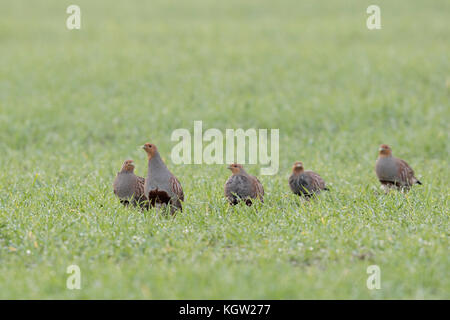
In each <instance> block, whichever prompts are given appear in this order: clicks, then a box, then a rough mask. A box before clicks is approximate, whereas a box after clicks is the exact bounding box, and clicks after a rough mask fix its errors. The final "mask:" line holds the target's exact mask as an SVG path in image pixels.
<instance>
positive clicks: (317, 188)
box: [289, 161, 329, 199]
mask: <svg viewBox="0 0 450 320" xmlns="http://www.w3.org/2000/svg"><path fill="white" fill-rule="evenodd" d="M289 187H291V190H292V192H293V193H294V194H296V195H299V196H305V197H306V198H307V199H309V198H310V197H312V196H313V195H318V194H319V193H320V192H321V191H322V190H329V189H328V188H327V187H325V181H323V179H322V177H321V176H319V175H318V174H317V173H315V172H313V171H305V168H304V167H303V163H301V162H300V161H297V162H295V163H294V165H293V166H292V174H291V176H290V177H289Z"/></svg>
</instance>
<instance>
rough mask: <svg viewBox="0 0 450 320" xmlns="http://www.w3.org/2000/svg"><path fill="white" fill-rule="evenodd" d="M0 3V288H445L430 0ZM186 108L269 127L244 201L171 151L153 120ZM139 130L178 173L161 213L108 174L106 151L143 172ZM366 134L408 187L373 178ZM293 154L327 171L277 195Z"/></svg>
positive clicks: (165, 127)
mask: <svg viewBox="0 0 450 320" xmlns="http://www.w3.org/2000/svg"><path fill="white" fill-rule="evenodd" d="M72 3H75V4H78V5H79V6H80V7H81V30H73V31H69V30H67V28H66V19H67V17H68V14H66V8H67V6H68V5H70V4H72ZM370 4H378V5H379V6H380V8H381V21H382V29H381V30H374V31H369V30H368V29H367V28H366V19H367V17H368V14H367V13H366V8H367V7H368V6H369V5H370ZM0 7H1V8H2V9H1V10H0V150H1V156H0V167H1V170H0V298H2V299H6V298H12V299H29V298H34V299H36V298H39V299H54V298H61V299H74V298H75V299H93V298H105V299H110V298H112V299H118V298H129V299H179V298H185V299H196V298H197V299H219V298H224V299H247V298H249V299H253V298H255V299H256V298H257V299H330V298H331V299H332V298H338V299H348V298H356V299H407V298H409V299H432V298H438V299H449V298H450V277H449V275H450V274H449V273H450V272H449V271H450V261H449V257H450V255H449V218H448V215H449V209H448V202H449V201H448V200H449V185H448V181H449V179H450V175H449V167H448V158H449V131H450V130H449V122H450V106H449V101H450V99H449V98H450V62H449V61H450V59H449V52H450V41H449V34H450V24H449V21H448V18H449V12H450V3H449V1H445V0H440V1H433V2H426V1H419V0H417V1H406V0H404V1H387V0H379V1H376V3H375V2H373V1H357V0H354V1H320V2H319V1H317V2H316V1H314V2H312V1H302V2H300V1H297V0H292V1H270V0H264V1H256V0H250V1H241V0H232V1H226V2H224V1H222V2H219V1H207V0H198V1H185V2H181V1H167V0H160V1H137V0H136V1H121V2H111V1H95V2H94V1H87V0H76V1H59V0H58V1H57V0H53V1H45V2H40V3H38V2H35V1H7V0H1V1H0ZM195 120H202V121H203V127H204V129H207V128H218V129H220V130H222V131H225V129H227V128H231V129H237V128H244V129H248V128H268V129H271V128H275V129H279V130H280V169H279V172H278V174H276V175H274V176H259V178H260V180H261V182H262V183H263V185H264V187H265V190H266V197H265V203H264V205H263V206H261V207H260V208H256V207H251V208H248V207H246V206H238V207H236V208H229V206H228V205H227V203H226V201H225V199H224V197H223V185H224V183H225V180H226V179H227V177H228V176H229V174H230V172H229V171H228V170H226V166H225V165H175V164H173V163H172V162H171V160H170V152H171V149H172V147H173V146H174V145H175V142H171V141H170V136H171V133H172V131H173V130H175V129H177V128H187V129H189V130H190V131H192V129H193V122H194V121H195ZM148 141H150V142H153V143H155V144H156V145H158V147H159V150H160V152H161V154H162V156H163V157H164V158H165V160H166V163H167V165H168V167H169V168H170V169H171V171H172V172H173V173H174V174H175V175H177V176H178V178H179V179H180V181H181V183H182V185H183V188H184V191H185V195H186V201H185V203H184V211H183V213H180V214H178V215H177V216H176V218H175V219H171V218H166V217H162V216H159V215H157V214H155V212H154V211H149V212H144V213H142V212H140V211H138V210H134V209H131V208H129V209H127V208H124V207H122V206H121V205H120V203H119V202H118V200H117V199H116V198H115V197H114V194H113V192H112V181H113V179H114V177H115V174H116V172H117V171H118V170H119V169H120V166H121V164H122V162H123V160H125V159H128V158H132V159H134V160H135V162H136V165H137V168H136V172H137V174H139V175H142V176H145V175H146V170H147V169H146V168H147V161H146V155H145V153H144V151H143V150H141V149H140V148H139V146H141V145H142V144H143V143H145V142H148ZM381 143H387V144H390V145H391V146H392V148H393V150H394V155H396V156H398V157H401V158H403V159H405V160H407V161H408V162H409V164H410V165H411V166H412V167H413V168H414V170H415V171H416V174H417V177H418V178H419V179H420V180H421V181H422V182H423V185H422V186H415V187H414V188H413V189H412V190H411V192H409V193H407V194H402V193H398V192H394V193H391V194H389V195H382V194H381V193H380V188H379V183H378V181H377V179H376V176H375V172H374V163H375V159H376V157H377V150H378V145H379V144H381ZM295 160H302V161H303V162H304V164H305V166H306V167H307V169H313V170H315V171H317V172H318V173H320V174H321V176H322V177H323V178H324V179H325V180H326V181H327V183H328V185H329V186H330V188H331V189H332V190H331V191H330V192H328V193H324V194H322V195H321V196H320V197H319V199H317V200H316V201H311V202H309V203H308V202H302V201H300V200H299V199H298V198H297V197H296V196H294V195H292V194H291V193H290V190H289V187H288V184H287V178H288V176H289V174H290V168H291V165H292V163H293V162H294V161H295ZM246 168H247V171H249V172H250V173H252V174H255V175H259V166H258V165H255V166H251V165H247V166H246ZM72 264H76V265H78V266H80V268H81V282H82V284H81V290H69V289H67V288H66V279H67V277H68V276H69V275H68V274H67V273H66V268H67V267H68V266H69V265H72ZM370 265H378V266H379V267H380V269H381V289H380V290H369V289H368V288H367V286H366V280H367V277H368V276H369V275H368V274H367V273H366V269H367V267H368V266H370Z"/></svg>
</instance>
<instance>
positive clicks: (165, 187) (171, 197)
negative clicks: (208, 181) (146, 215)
mask: <svg viewBox="0 0 450 320" xmlns="http://www.w3.org/2000/svg"><path fill="white" fill-rule="evenodd" d="M142 148H143V149H144V150H145V152H146V153H147V157H148V172H147V178H146V179H145V185H144V194H145V196H146V197H147V198H148V201H149V205H150V206H152V207H155V208H164V207H167V206H169V207H170V213H171V214H174V213H175V211H176V210H180V211H182V205H181V201H184V193H183V188H182V187H181V184H180V181H178V179H177V178H176V177H175V176H174V175H173V174H172V172H170V171H169V169H168V168H167V166H166V164H165V163H164V161H163V160H162V158H161V156H160V155H159V152H158V148H157V147H156V146H155V145H154V144H152V143H146V144H145V145H144V146H143V147H142Z"/></svg>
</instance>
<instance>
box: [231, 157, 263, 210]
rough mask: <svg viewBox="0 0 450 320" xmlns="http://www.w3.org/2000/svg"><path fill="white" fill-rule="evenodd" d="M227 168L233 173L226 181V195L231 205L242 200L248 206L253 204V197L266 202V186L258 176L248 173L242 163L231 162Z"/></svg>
mask: <svg viewBox="0 0 450 320" xmlns="http://www.w3.org/2000/svg"><path fill="white" fill-rule="evenodd" d="M227 169H230V170H231V173H232V175H231V177H229V178H228V180H227V181H226V183H225V197H226V198H227V200H228V202H229V203H230V204H231V205H236V204H238V203H239V201H241V200H242V201H245V204H247V205H248V206H251V205H252V203H253V199H259V200H260V201H261V202H264V188H263V186H262V184H261V182H259V180H258V178H256V177H255V176H252V175H250V174H248V173H247V172H246V171H245V170H244V168H243V167H242V165H240V164H236V163H234V164H231V165H229V166H228V167H227Z"/></svg>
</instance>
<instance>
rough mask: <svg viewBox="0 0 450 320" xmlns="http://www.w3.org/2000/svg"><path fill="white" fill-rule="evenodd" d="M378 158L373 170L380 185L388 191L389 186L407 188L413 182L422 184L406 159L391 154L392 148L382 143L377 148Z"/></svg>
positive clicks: (399, 188)
mask: <svg viewBox="0 0 450 320" xmlns="http://www.w3.org/2000/svg"><path fill="white" fill-rule="evenodd" d="M378 151H379V154H378V159H377V161H376V163H375V172H376V174H377V177H378V180H379V181H380V182H381V187H382V188H383V189H384V190H385V191H386V192H388V191H389V190H390V189H391V188H395V189H398V190H405V191H407V190H409V189H410V188H411V186H412V185H414V184H416V183H417V184H422V182H420V181H419V180H418V179H417V178H416V177H415V176H414V170H413V169H412V168H411V167H410V166H409V164H407V163H406V161H404V160H402V159H399V158H396V157H394V156H393V155H392V149H391V147H389V146H388V145H387V144H382V145H381V146H380V148H379V149H378Z"/></svg>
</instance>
